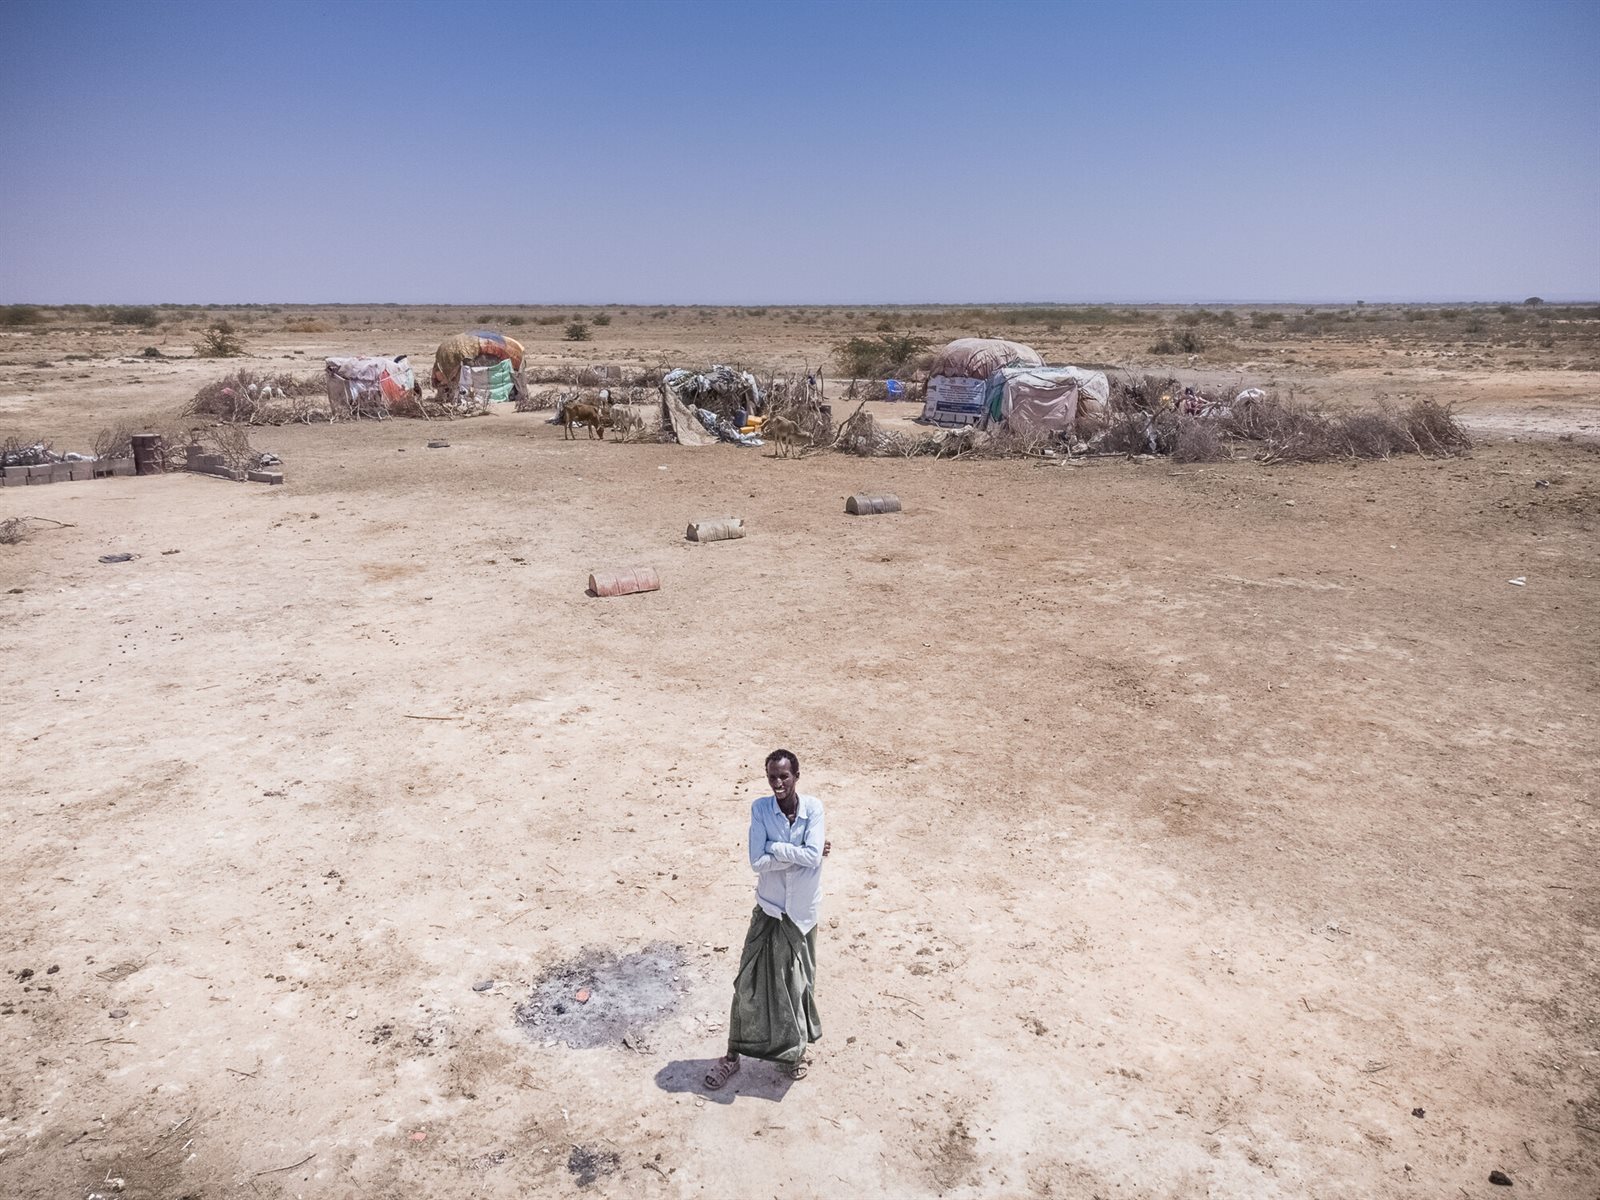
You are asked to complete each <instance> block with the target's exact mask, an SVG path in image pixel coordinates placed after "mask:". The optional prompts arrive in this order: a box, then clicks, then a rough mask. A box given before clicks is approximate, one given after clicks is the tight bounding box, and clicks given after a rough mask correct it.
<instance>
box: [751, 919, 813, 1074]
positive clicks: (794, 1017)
mask: <svg viewBox="0 0 1600 1200" xmlns="http://www.w3.org/2000/svg"><path fill="white" fill-rule="evenodd" d="M816 982H817V931H816V928H815V927H813V928H812V930H811V932H810V933H801V932H800V927H799V926H798V925H796V924H795V923H794V922H793V921H791V920H790V919H789V918H788V917H784V918H783V919H782V920H776V919H774V918H772V917H769V916H767V914H766V913H765V912H763V911H762V910H761V906H760V905H759V904H758V905H756V910H755V912H754V913H752V914H751V915H750V932H749V933H747V934H745V938H744V953H743V954H742V955H740V956H739V977H738V978H737V979H736V980H734V983H733V1012H732V1013H731V1015H730V1016H729V1017H728V1053H729V1054H747V1055H749V1056H750V1057H751V1058H764V1059H766V1060H767V1061H768V1062H778V1063H797V1062H799V1061H800V1058H801V1056H802V1055H804V1054H805V1052H806V1046H807V1045H809V1044H810V1043H812V1042H814V1041H816V1040H817V1039H819V1038H820V1037H821V1036H822V1018H821V1017H819V1016H818V1015H817V1002H816V998H815V997H814V996H813V995H812V989H813V988H814V987H815V986H816Z"/></svg>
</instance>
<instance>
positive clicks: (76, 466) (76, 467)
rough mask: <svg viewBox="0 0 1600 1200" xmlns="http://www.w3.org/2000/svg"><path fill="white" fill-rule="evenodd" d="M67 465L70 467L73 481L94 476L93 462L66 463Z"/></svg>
mask: <svg viewBox="0 0 1600 1200" xmlns="http://www.w3.org/2000/svg"><path fill="white" fill-rule="evenodd" d="M67 465H68V466H69V467H71V468H72V478H73V481H74V482H77V481H79V480H89V479H93V478H94V464H93V463H92V462H75V463H68V464H67Z"/></svg>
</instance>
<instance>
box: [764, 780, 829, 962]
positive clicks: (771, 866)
mask: <svg viewBox="0 0 1600 1200" xmlns="http://www.w3.org/2000/svg"><path fill="white" fill-rule="evenodd" d="M799 801H800V810H799V811H798V812H797V813H796V814H795V818H794V824H793V825H791V824H789V818H788V817H786V816H784V815H783V810H782V809H780V808H779V807H778V802H777V800H776V799H774V798H773V797H771V796H763V797H761V799H759V800H757V801H756V802H755V803H754V804H752V805H751V806H750V869H751V870H752V871H754V872H755V873H756V903H757V904H759V905H760V906H761V911H762V912H764V913H766V914H767V916H769V917H779V918H781V917H784V916H787V917H788V918H789V919H790V920H791V921H793V922H794V923H795V924H796V925H798V926H799V927H800V932H801V933H810V932H811V931H812V930H813V929H815V928H816V926H817V913H818V911H819V909H820V908H821V905H822V844H823V842H824V840H825V838H824V831H823V823H822V801H821V800H818V799H817V798H816V797H815V796H801V797H799Z"/></svg>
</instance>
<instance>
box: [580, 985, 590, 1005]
mask: <svg viewBox="0 0 1600 1200" xmlns="http://www.w3.org/2000/svg"><path fill="white" fill-rule="evenodd" d="M578 1003H579V1004H587V1003H589V989H588V988H579V989H578Z"/></svg>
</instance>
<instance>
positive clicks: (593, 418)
mask: <svg viewBox="0 0 1600 1200" xmlns="http://www.w3.org/2000/svg"><path fill="white" fill-rule="evenodd" d="M563 416H564V418H565V419H564V420H563V421H562V422H561V428H562V429H563V431H564V432H565V435H566V437H568V438H575V437H577V434H575V433H573V432H572V428H573V426H574V425H583V426H585V427H586V428H587V430H588V433H589V437H590V438H593V437H594V435H595V434H596V433H598V434H599V435H600V440H601V441H602V442H603V441H605V440H606V430H608V429H610V428H611V414H610V413H608V412H601V411H600V409H598V408H596V407H595V406H594V405H592V404H569V405H567V407H566V408H565V409H564V410H563Z"/></svg>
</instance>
